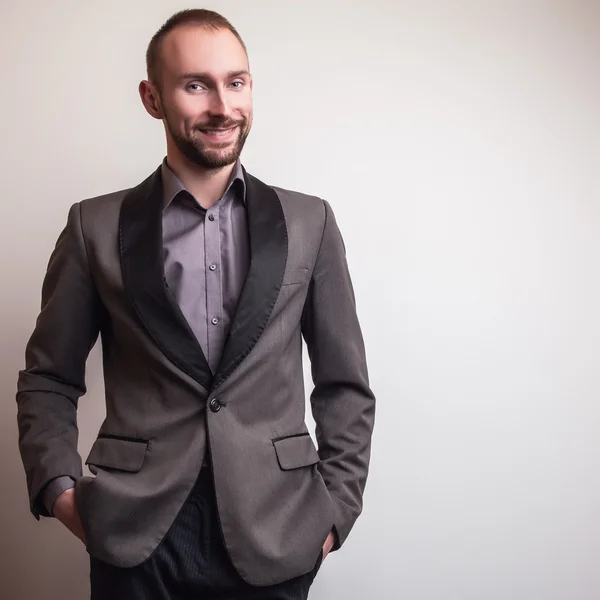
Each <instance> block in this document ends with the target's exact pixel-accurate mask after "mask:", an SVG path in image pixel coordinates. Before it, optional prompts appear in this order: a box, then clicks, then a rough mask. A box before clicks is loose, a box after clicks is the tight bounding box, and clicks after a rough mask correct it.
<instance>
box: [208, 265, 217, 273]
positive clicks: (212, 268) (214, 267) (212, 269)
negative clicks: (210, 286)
mask: <svg viewBox="0 0 600 600" xmlns="http://www.w3.org/2000/svg"><path fill="white" fill-rule="evenodd" d="M208 268H209V269H210V270H211V271H214V270H215V269H216V268H217V265H215V264H212V265H210V267H208Z"/></svg>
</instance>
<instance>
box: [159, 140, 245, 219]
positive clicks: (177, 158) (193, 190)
mask: <svg viewBox="0 0 600 600" xmlns="http://www.w3.org/2000/svg"><path fill="white" fill-rule="evenodd" d="M167 163H168V165H169V168H170V169H171V170H172V171H173V173H175V175H176V176H177V177H178V179H179V180H180V181H181V183H183V185H184V186H185V189H186V190H187V191H188V192H189V193H190V194H192V196H194V198H195V199H196V202H198V204H200V206H202V208H210V207H211V206H213V204H215V203H217V202H218V201H219V200H220V199H221V198H222V196H223V194H224V193H225V189H226V188H227V184H228V183H229V180H230V178H231V173H232V172H233V169H234V168H235V163H233V164H231V165H227V166H226V167H222V168H221V169H204V168H203V167H200V166H199V165H197V164H196V163H194V162H192V161H190V160H189V159H188V158H187V157H186V156H184V155H183V154H181V152H179V151H177V150H176V149H172V148H168V149H167Z"/></svg>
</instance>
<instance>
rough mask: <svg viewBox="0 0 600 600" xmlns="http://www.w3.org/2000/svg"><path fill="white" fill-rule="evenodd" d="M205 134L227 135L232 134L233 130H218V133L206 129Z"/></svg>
mask: <svg viewBox="0 0 600 600" xmlns="http://www.w3.org/2000/svg"><path fill="white" fill-rule="evenodd" d="M232 129H233V128H232ZM204 133H208V135H227V134H228V133H231V129H225V130H218V131H217V130H214V129H205V130H204Z"/></svg>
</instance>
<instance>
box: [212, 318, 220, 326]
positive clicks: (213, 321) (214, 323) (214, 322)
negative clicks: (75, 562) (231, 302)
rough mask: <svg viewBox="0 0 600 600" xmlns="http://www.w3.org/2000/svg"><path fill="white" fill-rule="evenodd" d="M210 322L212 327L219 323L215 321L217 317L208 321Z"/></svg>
mask: <svg viewBox="0 0 600 600" xmlns="http://www.w3.org/2000/svg"><path fill="white" fill-rule="evenodd" d="M210 322H211V323H212V324H213V325H216V324H217V323H218V322H219V319H217V317H213V318H212V319H211V320H210Z"/></svg>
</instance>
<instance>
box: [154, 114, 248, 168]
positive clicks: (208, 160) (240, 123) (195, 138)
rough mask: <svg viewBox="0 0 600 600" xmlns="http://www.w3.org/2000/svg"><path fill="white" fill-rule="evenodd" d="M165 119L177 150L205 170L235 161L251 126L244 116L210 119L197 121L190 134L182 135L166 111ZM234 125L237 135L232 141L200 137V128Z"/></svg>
mask: <svg viewBox="0 0 600 600" xmlns="http://www.w3.org/2000/svg"><path fill="white" fill-rule="evenodd" d="M165 121H166V125H167V128H168V130H169V133H170V134H171V137H172V138H173V142H174V143H175V145H176V146H177V148H178V150H179V151H180V152H181V153H182V154H183V155H184V156H185V157H186V158H187V159H188V160H189V161H191V162H192V163H193V164H195V165H198V166H199V167H202V168H203V169H207V170H216V169H222V168H223V167H226V166H228V165H231V164H233V163H235V162H236V161H237V160H238V158H239V157H240V154H241V153H242V149H243V148H244V144H245V143H246V139H247V137H248V134H249V133H250V127H251V120H249V119H247V118H245V117H242V118H240V119H238V120H232V119H210V120H209V121H207V122H204V123H197V124H196V125H195V126H194V129H193V130H192V132H191V134H188V135H186V136H183V135H181V134H180V133H178V132H177V131H176V130H175V128H174V127H173V126H172V123H171V120H170V119H169V117H168V115H167V114H166V113H165ZM235 126H237V137H236V138H235V141H234V142H233V143H232V142H218V141H214V142H211V141H210V140H206V141H204V140H202V139H201V138H200V136H201V133H200V130H202V129H228V128H230V127H235Z"/></svg>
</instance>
